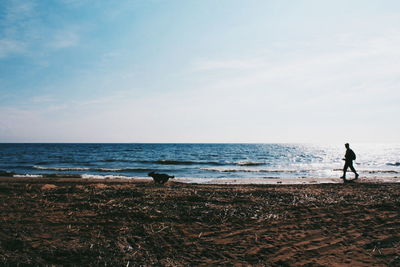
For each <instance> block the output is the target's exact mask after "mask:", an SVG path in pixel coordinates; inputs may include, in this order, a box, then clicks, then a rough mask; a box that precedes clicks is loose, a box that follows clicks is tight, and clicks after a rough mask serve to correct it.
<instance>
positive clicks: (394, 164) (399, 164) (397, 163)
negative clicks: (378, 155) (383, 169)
mask: <svg viewBox="0 0 400 267" xmlns="http://www.w3.org/2000/svg"><path fill="white" fill-rule="evenodd" d="M386 165H388V166H400V162H395V163H386Z"/></svg>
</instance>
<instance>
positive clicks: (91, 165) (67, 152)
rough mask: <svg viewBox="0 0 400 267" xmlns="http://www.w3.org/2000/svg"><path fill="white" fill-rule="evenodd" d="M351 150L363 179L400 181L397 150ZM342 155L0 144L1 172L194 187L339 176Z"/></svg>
mask: <svg viewBox="0 0 400 267" xmlns="http://www.w3.org/2000/svg"><path fill="white" fill-rule="evenodd" d="M352 149H353V150H354V151H355V152H356V154H357V160H356V164H355V167H356V169H357V170H358V171H359V173H360V174H361V175H362V176H363V177H400V145H398V144H397V145H393V144H392V145H387V144H386V145H380V144H359V145H357V144H355V145H352ZM344 153H345V148H344V146H343V145H331V146H321V145H302V144H0V172H1V171H3V174H4V172H9V173H14V174H15V175H39V176H46V175H49V174H64V175H65V174H68V175H77V176H80V177H83V178H85V177H99V178H106V177H110V178H112V177H127V178H128V177H147V173H148V172H150V171H157V172H162V173H168V174H172V175H175V176H176V177H178V178H179V177H180V178H190V181H193V182H202V181H207V179H218V178H237V179H240V178H264V179H269V178H305V177H313V178H327V177H340V176H341V174H342V173H341V168H342V166H343V161H342V160H341V159H342V158H343V155H344ZM350 175H351V174H350ZM399 179H400V178H399Z"/></svg>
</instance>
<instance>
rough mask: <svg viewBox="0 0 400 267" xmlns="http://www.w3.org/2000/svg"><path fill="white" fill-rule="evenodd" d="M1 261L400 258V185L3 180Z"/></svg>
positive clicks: (335, 262)
mask: <svg viewBox="0 0 400 267" xmlns="http://www.w3.org/2000/svg"><path fill="white" fill-rule="evenodd" d="M0 206H1V207H0V213H1V216H0V218H1V222H0V223H1V224H0V225H1V227H0V265H2V266H3V265H6V266H7V265H10V266H14V265H17V264H33V265H38V264H39V265H44V264H49V265H51V264H55V265H66V264H68V265H75V266H88V265H92V266H98V265H105V264H107V265H108V266H143V265H144V266H150V265H153V266H154V265H156V266H195V265H203V266H210V265H237V266H248V265H251V266H303V265H307V266H350V265H351V266H400V212H399V211H400V184H399V183H379V184H378V183H356V184H306V185H282V184H280V185H199V184H197V185H196V184H184V183H176V182H175V183H174V182H169V183H167V184H166V185H154V184H153V183H151V182H149V181H145V180H141V181H135V180H113V179H107V180H93V179H60V178H52V179H48V178H46V179H45V178H0Z"/></svg>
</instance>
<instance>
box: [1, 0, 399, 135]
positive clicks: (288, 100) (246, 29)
mask: <svg viewBox="0 0 400 267" xmlns="http://www.w3.org/2000/svg"><path fill="white" fill-rule="evenodd" d="M399 11H400V2H398V1H388V0H381V1H372V0H371V1H368V0H363V1H361V0H360V1H356V0H353V1H340V0H339V1H328V0H327V1H319V0H314V1H311V0H308V1H289V0H286V1H285V0H276V1H268V0H265V1H233V0H231V1H211V0H210V1H207V0H202V1H195V0H193V1H162V0H146V1H145V0H143V1H140V0H138V1H122V0H119V1H100V0H99V1H90V0H79V1H78V0H59V1H44V0H40V1H38V0H36V1H35V0H32V1H25V0H5V1H1V2H0V142H400V136H399V135H398V133H399V131H400V126H399V125H400V124H399V123H397V117H398V116H399V115H400V105H399V103H400V90H399V89H400V88H399V87H400V75H399V74H400V50H399V47H400V16H398V14H399Z"/></svg>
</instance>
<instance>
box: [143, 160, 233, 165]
mask: <svg viewBox="0 0 400 267" xmlns="http://www.w3.org/2000/svg"><path fill="white" fill-rule="evenodd" d="M137 162H138V163H150V164H160V165H226V163H223V162H218V161H187V160H140V161H137Z"/></svg>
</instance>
